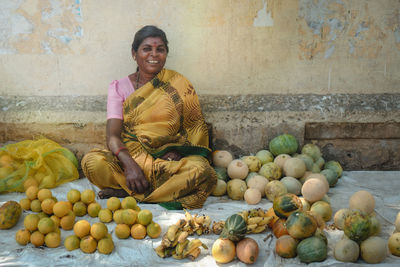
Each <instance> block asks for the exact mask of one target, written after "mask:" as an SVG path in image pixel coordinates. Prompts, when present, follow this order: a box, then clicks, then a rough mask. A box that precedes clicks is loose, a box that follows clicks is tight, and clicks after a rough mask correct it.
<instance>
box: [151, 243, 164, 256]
mask: <svg viewBox="0 0 400 267" xmlns="http://www.w3.org/2000/svg"><path fill="white" fill-rule="evenodd" d="M154 250H155V251H156V253H157V255H158V256H159V257H160V258H165V252H164V251H165V248H164V247H163V246H162V245H159V246H158V247H156V248H155V249H154Z"/></svg>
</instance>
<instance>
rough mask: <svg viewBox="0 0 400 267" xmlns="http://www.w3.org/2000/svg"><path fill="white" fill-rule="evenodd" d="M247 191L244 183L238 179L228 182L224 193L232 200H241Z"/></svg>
mask: <svg viewBox="0 0 400 267" xmlns="http://www.w3.org/2000/svg"><path fill="white" fill-rule="evenodd" d="M246 190H247V185H246V182H245V181H243V180H240V179H233V180H230V181H229V182H228V183H227V185H226V192H227V193H228V196H229V197H230V198H231V199H233V200H242V199H243V197H244V192H246Z"/></svg>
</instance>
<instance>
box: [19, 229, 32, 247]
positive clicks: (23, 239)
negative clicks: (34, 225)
mask: <svg viewBox="0 0 400 267" xmlns="http://www.w3.org/2000/svg"><path fill="white" fill-rule="evenodd" d="M30 239H31V232H29V231H28V230H26V229H19V230H18V231H17V232H16V233H15V240H16V241H17V243H18V244H20V245H22V246H25V245H26V244H28V243H29V240H30Z"/></svg>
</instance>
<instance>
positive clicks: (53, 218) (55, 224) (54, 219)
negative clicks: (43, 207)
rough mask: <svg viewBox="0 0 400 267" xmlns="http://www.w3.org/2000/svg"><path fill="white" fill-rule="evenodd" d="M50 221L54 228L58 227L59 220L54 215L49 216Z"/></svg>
mask: <svg viewBox="0 0 400 267" xmlns="http://www.w3.org/2000/svg"><path fill="white" fill-rule="evenodd" d="M50 219H52V220H53V223H54V226H55V228H58V227H60V221H61V219H60V218H58V217H57V216H56V215H51V216H50Z"/></svg>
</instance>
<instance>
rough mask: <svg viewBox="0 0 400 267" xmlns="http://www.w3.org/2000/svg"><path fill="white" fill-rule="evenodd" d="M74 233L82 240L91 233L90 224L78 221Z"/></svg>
mask: <svg viewBox="0 0 400 267" xmlns="http://www.w3.org/2000/svg"><path fill="white" fill-rule="evenodd" d="M74 233H75V234H76V235H77V236H78V237H80V238H82V237H84V236H87V235H88V234H89V233H90V223H89V222H88V221H86V220H80V221H77V222H76V223H75V224H74Z"/></svg>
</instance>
